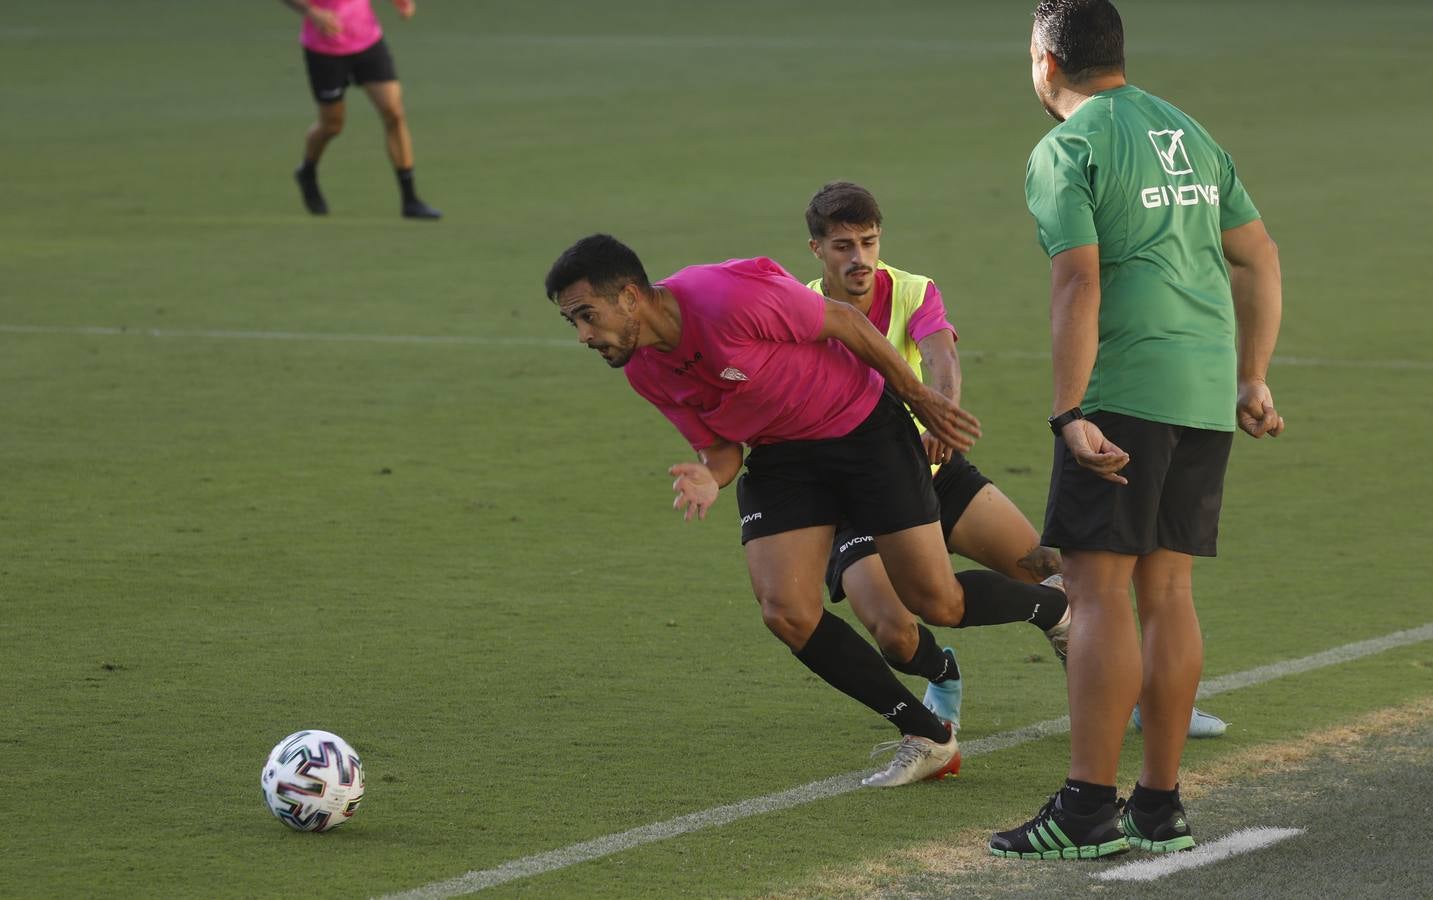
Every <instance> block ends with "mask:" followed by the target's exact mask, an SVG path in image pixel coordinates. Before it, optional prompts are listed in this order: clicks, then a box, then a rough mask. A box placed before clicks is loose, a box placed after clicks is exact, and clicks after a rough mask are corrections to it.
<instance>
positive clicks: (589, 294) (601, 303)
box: [557, 278, 642, 369]
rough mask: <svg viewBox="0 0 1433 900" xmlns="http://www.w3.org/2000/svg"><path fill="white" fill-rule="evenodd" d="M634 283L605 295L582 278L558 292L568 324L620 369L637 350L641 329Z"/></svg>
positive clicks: (588, 344) (581, 338) (609, 362)
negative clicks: (612, 293)
mask: <svg viewBox="0 0 1433 900" xmlns="http://www.w3.org/2000/svg"><path fill="white" fill-rule="evenodd" d="M636 290H637V288H636V286H635V285H632V284H628V285H626V286H625V287H623V288H622V290H621V291H619V292H618V293H617V294H616V295H614V296H611V297H606V296H603V295H602V294H599V293H597V292H596V291H594V290H593V289H592V285H591V284H589V283H588V282H587V279H585V278H584V279H583V280H581V281H579V282H576V283H575V284H573V285H571V286H570V287H568V288H567V289H566V290H564V291H562V292H561V293H560V294H558V295H557V308H558V310H559V311H560V312H561V313H562V317H563V318H564V319H566V320H567V321H568V324H570V325H572V327H574V328H576V329H577V339H578V340H579V341H581V342H582V343H583V344H586V345H587V346H588V347H590V348H592V349H593V350H596V351H597V352H598V353H601V354H602V358H603V359H604V360H606V361H607V365H609V366H611V367H612V368H614V369H620V368H622V367H623V366H625V365H627V362H628V360H630V359H631V358H632V354H633V353H635V352H636V350H637V338H638V337H639V336H640V334H641V332H642V325H641V322H639V321H638V320H637V316H636V313H635V309H636V296H635V292H636Z"/></svg>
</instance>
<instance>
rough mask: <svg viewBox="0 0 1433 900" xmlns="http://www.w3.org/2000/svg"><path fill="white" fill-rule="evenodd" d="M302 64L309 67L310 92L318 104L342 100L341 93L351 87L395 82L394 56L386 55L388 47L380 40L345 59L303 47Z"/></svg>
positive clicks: (396, 74) (344, 57)
mask: <svg viewBox="0 0 1433 900" xmlns="http://www.w3.org/2000/svg"><path fill="white" fill-rule="evenodd" d="M304 63H305V64H306V65H307V66H308V83H309V89H310V90H312V91H313V98H314V99H315V100H317V101H318V102H319V103H337V102H338V101H340V100H342V99H343V92H344V90H345V89H347V87H348V86H349V85H350V84H367V83H368V82H370V81H397V80H398V70H397V69H396V68H394V66H393V54H391V53H389V52H388V44H387V43H386V42H385V41H384V40H383V38H379V39H378V42H377V43H376V44H374V45H373V46H372V47H369V48H368V49H367V50H360V51H359V52H358V53H351V54H349V55H347V56H330V55H329V54H327V53H315V52H314V51H312V50H310V49H308V48H307V47H305V48H304Z"/></svg>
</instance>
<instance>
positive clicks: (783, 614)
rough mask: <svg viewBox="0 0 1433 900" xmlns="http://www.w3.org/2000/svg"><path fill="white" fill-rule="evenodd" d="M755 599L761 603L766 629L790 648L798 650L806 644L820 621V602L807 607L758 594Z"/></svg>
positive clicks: (762, 619) (821, 610) (762, 618)
mask: <svg viewBox="0 0 1433 900" xmlns="http://www.w3.org/2000/svg"><path fill="white" fill-rule="evenodd" d="M756 599H757V601H758V602H759V603H760V604H761V621H762V622H764V623H765V624H766V627H767V630H769V631H770V632H771V633H772V634H774V635H776V637H777V639H778V640H780V641H781V642H782V643H783V644H785V645H786V646H788V647H790V648H791V649H792V650H795V651H799V650H800V649H801V648H802V647H804V646H806V641H807V640H808V639H809V638H810V637H811V635H812V633H813V632H815V631H816V625H817V624H818V623H819V622H820V621H821V614H822V612H823V609H822V607H821V604H819V603H817V604H816V605H815V608H814V609H807V608H805V605H799V604H790V603H783V602H781V600H780V599H778V598H772V597H760V596H758V597H757V598H756Z"/></svg>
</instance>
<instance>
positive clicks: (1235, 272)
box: [1222, 219, 1284, 437]
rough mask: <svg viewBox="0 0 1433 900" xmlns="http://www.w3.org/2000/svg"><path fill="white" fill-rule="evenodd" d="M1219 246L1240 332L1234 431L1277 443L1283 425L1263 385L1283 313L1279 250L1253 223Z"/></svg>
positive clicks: (1226, 236)
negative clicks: (1225, 265)
mask: <svg viewBox="0 0 1433 900" xmlns="http://www.w3.org/2000/svg"><path fill="white" fill-rule="evenodd" d="M1222 243H1223V249H1224V258H1225V259H1226V260H1227V261H1228V262H1229V288H1230V290H1231V292H1232V293H1233V295H1234V319H1235V321H1236V323H1237V324H1238V327H1239V337H1238V347H1239V400H1238V404H1239V408H1238V419H1239V427H1240V428H1242V429H1244V430H1245V431H1246V432H1248V433H1249V434H1251V435H1253V436H1254V437H1263V436H1264V435H1266V434H1267V435H1269V436H1270V437H1278V435H1279V434H1280V433H1281V432H1282V431H1283V430H1284V420H1283V418H1282V417H1281V416H1279V414H1278V412H1277V411H1276V410H1275V409H1274V398H1273V395H1272V394H1271V393H1270V392H1269V386H1268V383H1267V381H1266V379H1267V377H1268V374H1269V361H1270V360H1271V359H1272V358H1273V356H1274V345H1275V344H1276V343H1277V342H1278V340H1279V322H1280V321H1281V319H1282V318H1283V308H1284V289H1283V274H1282V272H1281V270H1280V268H1279V247H1278V245H1277V244H1275V243H1274V239H1273V238H1271V237H1269V232H1268V231H1267V230H1266V229H1265V228H1264V223H1263V222H1262V221H1261V220H1258V219H1255V220H1254V221H1253V222H1249V223H1248V224H1245V225H1240V226H1239V227H1238V228H1231V229H1229V230H1228V231H1225V232H1224V234H1223V236H1222Z"/></svg>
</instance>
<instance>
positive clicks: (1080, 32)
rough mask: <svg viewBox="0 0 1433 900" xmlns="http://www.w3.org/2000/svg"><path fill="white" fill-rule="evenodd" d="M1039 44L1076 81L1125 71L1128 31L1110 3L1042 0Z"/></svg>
mask: <svg viewBox="0 0 1433 900" xmlns="http://www.w3.org/2000/svg"><path fill="white" fill-rule="evenodd" d="M1035 44H1036V46H1037V47H1038V48H1039V49H1041V50H1048V51H1050V52H1051V53H1052V54H1054V56H1055V60H1056V61H1057V62H1059V64H1060V69H1061V70H1062V71H1064V73H1065V77H1066V78H1068V79H1070V80H1071V81H1074V82H1077V83H1078V82H1081V81H1084V80H1085V79H1086V78H1090V77H1092V76H1094V75H1104V74H1108V73H1110V72H1123V71H1124V69H1125V29H1124V23H1123V22H1121V21H1120V14H1119V10H1117V9H1115V6H1114V4H1113V3H1111V2H1110V0H1041V2H1040V3H1039V5H1037V6H1036V7H1035Z"/></svg>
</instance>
